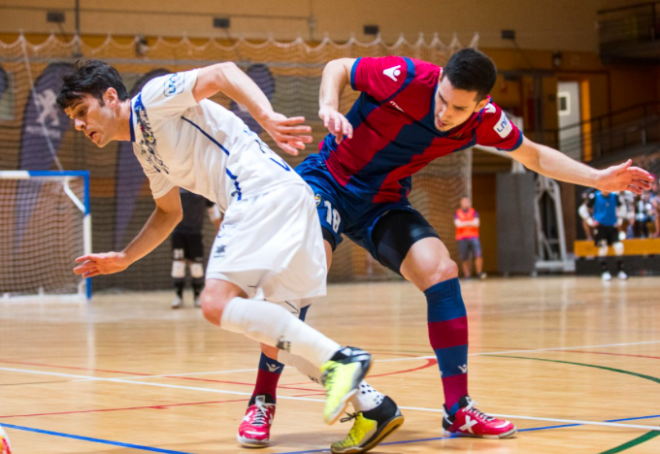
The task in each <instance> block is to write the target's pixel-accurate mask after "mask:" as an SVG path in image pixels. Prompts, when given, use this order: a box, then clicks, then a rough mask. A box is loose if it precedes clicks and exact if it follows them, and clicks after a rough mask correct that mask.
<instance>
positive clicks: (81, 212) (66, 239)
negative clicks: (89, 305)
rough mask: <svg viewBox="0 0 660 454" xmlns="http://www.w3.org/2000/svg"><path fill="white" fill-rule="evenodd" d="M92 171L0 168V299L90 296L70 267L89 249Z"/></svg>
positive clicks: (86, 281) (86, 283)
mask: <svg viewBox="0 0 660 454" xmlns="http://www.w3.org/2000/svg"><path fill="white" fill-rule="evenodd" d="M89 204H90V196H89V172H87V171H0V257H1V259H0V298H1V299H3V300H7V299H15V298H30V299H35V298H38V299H41V298H50V299H53V298H54V299H80V300H84V299H85V298H87V299H89V298H91V295H92V288H91V282H90V279H82V278H80V277H79V276H77V275H75V274H74V273H73V271H72V268H73V266H74V265H75V263H74V259H75V258H76V257H78V256H80V255H83V254H87V253H91V250H92V222H91V215H90V208H89V206H90V205H89Z"/></svg>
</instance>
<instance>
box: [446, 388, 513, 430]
mask: <svg viewBox="0 0 660 454" xmlns="http://www.w3.org/2000/svg"><path fill="white" fill-rule="evenodd" d="M474 405H475V402H474V401H473V400H472V399H470V397H469V396H463V397H461V399H460V400H459V401H458V406H459V407H460V408H459V410H458V411H457V412H456V414H455V415H454V416H449V414H448V412H447V407H446V406H445V407H444V409H443V415H444V417H443V419H442V428H443V429H444V430H445V432H446V433H447V434H449V435H454V436H460V437H478V438H509V437H512V436H513V435H515V433H516V431H517V429H516V426H514V425H513V424H512V423H510V422H509V421H507V420H505V419H497V418H494V417H493V416H488V415H487V414H485V413H482V412H480V411H479V410H477V409H476V408H474Z"/></svg>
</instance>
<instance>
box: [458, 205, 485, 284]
mask: <svg viewBox="0 0 660 454" xmlns="http://www.w3.org/2000/svg"><path fill="white" fill-rule="evenodd" d="M460 203H461V207H460V208H459V209H458V210H456V216H454V225H455V226H456V241H457V242H458V255H459V257H460V259H461V262H462V265H463V276H464V277H465V278H466V279H469V278H470V277H471V275H472V273H471V270H470V257H473V258H474V268H475V271H476V272H477V276H479V277H480V278H481V279H485V278H486V273H484V272H483V258H482V257H481V243H480V242H479V213H477V212H476V211H475V209H474V208H472V203H471V202H470V199H469V198H467V197H463V198H461V202H460Z"/></svg>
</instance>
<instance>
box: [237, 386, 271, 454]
mask: <svg viewBox="0 0 660 454" xmlns="http://www.w3.org/2000/svg"><path fill="white" fill-rule="evenodd" d="M273 419H275V404H269V403H266V396H265V395H262V396H256V398H255V401H254V404H253V405H250V406H249V407H248V409H247V411H246V412H245V417H244V418H243V422H241V425H240V427H239V428H238V436H237V437H236V438H237V439H238V442H239V443H240V444H241V446H244V447H246V448H263V447H266V446H268V442H269V439H270V426H271V425H272V424H273Z"/></svg>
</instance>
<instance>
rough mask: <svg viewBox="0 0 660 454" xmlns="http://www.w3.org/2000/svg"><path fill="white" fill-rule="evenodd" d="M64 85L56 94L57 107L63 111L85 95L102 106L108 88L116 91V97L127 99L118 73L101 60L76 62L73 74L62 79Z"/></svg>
mask: <svg viewBox="0 0 660 454" xmlns="http://www.w3.org/2000/svg"><path fill="white" fill-rule="evenodd" d="M62 80H63V81H64V84H63V85H62V88H60V92H59V93H58V94H57V106H58V107H59V108H60V109H62V110H64V109H66V108H68V107H71V106H72V105H73V104H74V103H75V102H76V101H77V100H79V99H81V98H84V97H85V95H92V96H93V97H95V98H96V99H98V100H99V102H100V103H101V105H103V95H104V94H105V92H106V91H107V90H108V88H111V87H112V88H114V89H115V90H117V96H118V97H119V99H120V100H122V101H124V100H126V99H129V98H130V97H129V95H128V91H127V90H126V87H125V86H124V81H123V80H122V78H121V76H120V75H119V71H117V70H116V69H115V68H113V67H112V66H110V65H109V64H107V63H105V62H102V61H101V60H88V61H87V62H84V63H83V62H82V61H78V62H77V63H76V67H75V69H74V70H73V72H70V73H69V74H67V75H65V76H63V77H62Z"/></svg>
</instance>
